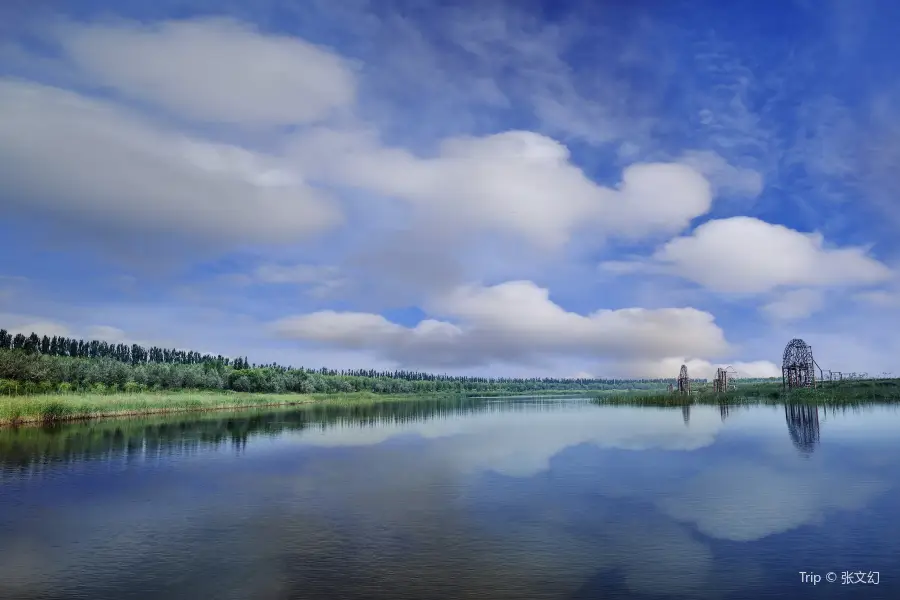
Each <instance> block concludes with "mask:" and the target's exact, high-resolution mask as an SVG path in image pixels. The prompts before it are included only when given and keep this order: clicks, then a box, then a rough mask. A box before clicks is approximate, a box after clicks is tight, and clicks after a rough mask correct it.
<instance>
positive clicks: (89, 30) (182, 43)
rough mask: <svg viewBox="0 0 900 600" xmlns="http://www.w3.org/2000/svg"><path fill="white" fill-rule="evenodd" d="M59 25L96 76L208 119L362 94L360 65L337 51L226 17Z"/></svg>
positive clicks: (310, 106) (303, 118) (277, 114)
mask: <svg viewBox="0 0 900 600" xmlns="http://www.w3.org/2000/svg"><path fill="white" fill-rule="evenodd" d="M57 32H58V36H57V39H58V41H59V42H60V44H61V45H62V46H63V48H64V50H65V52H66V54H67V56H68V58H69V59H70V60H71V61H72V62H73V63H74V64H75V65H76V66H77V67H79V68H80V69H82V70H83V71H84V72H85V73H86V74H87V75H88V76H90V77H91V78H92V79H93V80H94V81H96V82H98V83H102V84H104V85H108V86H111V87H113V88H115V89H117V90H119V91H121V92H124V93H125V94H127V95H129V96H131V97H135V98H140V99H145V100H149V101H152V102H155V103H158V104H160V105H162V106H165V107H167V108H169V109H171V110H173V111H176V112H178V113H181V114H184V115H187V116H189V117H192V118H194V119H199V120H203V121H224V122H229V123H247V124H261V125H277V124H290V123H306V122H310V121H317V120H320V119H322V118H325V117H327V116H328V115H329V113H330V112H331V111H332V110H333V109H336V108H341V107H347V106H350V105H351V104H352V103H353V101H354V97H355V89H356V83H355V75H354V73H353V71H352V70H351V68H350V67H349V65H348V64H347V63H346V62H345V61H344V60H343V59H342V58H341V57H339V56H338V55H336V54H334V53H332V52H330V51H328V50H325V49H322V48H319V47H317V46H314V45H312V44H310V43H308V42H306V41H304V40H302V39H299V38H296V37H286V36H276V35H263V34H262V33H260V32H259V31H257V30H255V29H254V28H252V27H251V26H249V25H246V24H242V23H238V22H234V21H230V20H226V19H207V20H193V21H169V22H164V23H157V24H154V25H146V26H145V25H141V24H137V23H122V22H116V23H109V24H96V25H84V26H81V25H68V26H64V27H61V28H60V29H58V30H57Z"/></svg>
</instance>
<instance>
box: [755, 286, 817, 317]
mask: <svg viewBox="0 0 900 600" xmlns="http://www.w3.org/2000/svg"><path fill="white" fill-rule="evenodd" d="M824 305H825V298H824V296H823V294H822V291H821V290H815V289H799V290H789V291H787V292H784V293H783V294H780V295H779V296H778V297H777V298H775V299H774V300H772V301H771V302H769V303H768V304H766V305H764V306H763V307H762V310H763V312H765V313H766V314H768V315H769V316H770V317H771V318H773V319H777V320H781V321H790V320H793V319H803V318H806V317H808V316H810V315H812V314H813V313H815V312H817V311H819V310H821V309H822V307H823V306H824Z"/></svg>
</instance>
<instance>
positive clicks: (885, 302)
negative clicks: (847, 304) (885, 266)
mask: <svg viewBox="0 0 900 600" xmlns="http://www.w3.org/2000/svg"><path fill="white" fill-rule="evenodd" d="M853 297H854V298H855V299H856V300H858V301H860V302H865V303H866V304H870V305H872V306H876V307H878V308H900V293H897V292H890V291H887V290H871V291H868V292H860V293H858V294H855V295H854V296H853Z"/></svg>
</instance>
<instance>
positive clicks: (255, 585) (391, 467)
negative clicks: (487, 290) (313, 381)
mask: <svg viewBox="0 0 900 600" xmlns="http://www.w3.org/2000/svg"><path fill="white" fill-rule="evenodd" d="M898 432H900V413H898V412H897V410H895V409H894V408H893V407H884V406H882V407H865V408H862V409H857V410H847V411H840V410H838V411H837V412H833V411H831V410H827V411H826V410H825V409H823V408H818V409H815V408H812V409H804V408H799V407H784V406H778V407H772V406H760V407H752V408H732V409H731V410H726V409H725V408H719V407H693V408H691V409H689V410H682V409H655V408H629V407H600V406H596V405H593V404H591V403H589V402H587V401H581V400H558V401H552V402H548V401H543V402H541V401H522V400H519V401H473V400H470V401H465V402H460V403H456V404H449V403H443V404H441V403H436V402H425V401H423V402H402V403H396V404H387V405H380V406H374V407H362V408H355V409H350V408H344V409H324V408H322V407H317V408H315V409H306V410H291V411H287V410H282V411H274V412H252V413H246V412H245V413H231V414H215V415H205V416H197V415H194V416H181V417H175V418H172V417H170V418H153V419H149V418H148V419H140V420H128V421H114V422H110V421H107V422H105V423H94V424H78V425H69V426H63V427H58V428H53V429H43V430H42V429H19V430H9V429H7V430H0V598H4V599H6V598H10V599H17V600H18V599H22V600H27V599H32V598H41V599H51V598H52V599H57V598H59V599H67V600H68V599H78V598H85V599H90V600H96V599H106V598H109V599H115V600H119V599H125V598H148V599H150V598H154V599H155V598H159V599H165V600H179V599H190V600H196V599H202V600H206V599H220V598H221V599H232V598H233V599H280V598H345V599H354V600H355V599H363V598H366V599H382V598H384V599H391V600H405V599H428V598H509V599H516V600H521V599H530V598H542V599H543V598H546V599H576V598H644V599H648V600H649V599H655V598H671V599H674V598H682V599H695V598H731V599H742V600H743V599H747V600H751V599H752V600H757V599H760V598H785V599H791V600H793V599H797V598H800V599H803V598H817V599H818V598H885V599H887V598H892V599H896V598H900V518H898V517H900V469H898V463H900V452H898V451H900V436H898ZM801 571H804V572H810V573H815V574H817V575H819V576H821V577H822V580H821V581H820V582H819V583H818V585H813V583H812V582H809V583H804V582H803V581H802V577H801V575H800V572H801ZM846 571H851V572H863V577H862V579H863V580H864V581H865V580H867V579H868V578H869V572H876V571H877V572H878V577H879V582H880V583H879V584H878V585H874V584H867V583H855V584H844V585H842V581H841V580H842V576H843V574H844V572H846ZM829 572H834V573H835V577H836V578H837V581H836V582H834V583H828V582H827V581H826V580H825V576H826V574H827V573H829ZM851 577H852V579H853V580H856V579H859V578H860V576H859V575H858V574H857V575H853V576H851ZM861 588H864V589H861Z"/></svg>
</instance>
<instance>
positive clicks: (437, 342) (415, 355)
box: [274, 281, 728, 366]
mask: <svg viewBox="0 0 900 600" xmlns="http://www.w3.org/2000/svg"><path fill="white" fill-rule="evenodd" d="M431 312H432V313H434V314H439V315H443V316H446V317H450V318H452V319H454V320H455V321H457V323H451V322H448V321H440V320H435V319H427V320H423V321H421V322H420V323H419V324H418V325H416V326H415V327H405V326H403V325H399V324H397V323H393V322H391V321H388V320H387V319H385V318H384V317H382V316H381V315H376V314H368V313H350V312H335V311H320V312H315V313H311V314H307V315H301V316H296V317H290V318H286V319H283V320H281V321H279V322H277V323H275V324H274V330H275V331H276V332H277V333H279V334H280V335H282V336H284V337H288V338H292V339H299V340H306V341H311V342H317V343H320V344H326V345H331V346H337V347H342V348H355V349H361V348H366V349H371V350H374V351H376V352H379V353H383V354H384V355H385V356H386V357H388V358H390V359H392V360H396V361H399V362H402V363H407V364H410V363H413V364H422V365H426V364H430V365H447V366H449V365H456V366H463V365H473V364H479V363H482V362H485V361H491V360H501V361H509V362H522V361H527V360H529V359H532V358H534V357H536V356H540V355H546V354H564V355H565V354H568V355H572V354H587V355H590V356H595V357H614V358H623V357H624V358H628V357H632V358H637V357H659V358H662V357H666V356H672V355H676V354H691V355H695V356H704V355H707V356H708V355H715V354H720V353H722V352H724V351H726V350H727V348H728V345H727V343H726V341H725V337H724V334H723V333H722V330H721V329H719V327H718V326H716V324H715V322H714V319H713V316H712V315H710V314H709V313H706V312H702V311H699V310H696V309H693V308H667V309H656V310H648V309H641V308H626V309H619V310H599V311H596V312H594V313H591V314H588V315H581V314H578V313H573V312H568V311H566V310H565V309H563V308H562V307H561V306H559V305H557V304H556V303H554V302H553V301H552V300H550V297H549V292H548V291H547V290H546V289H543V288H540V287H538V286H536V285H535V284H534V283H532V282H530V281H511V282H507V283H503V284H499V285H496V286H491V287H481V286H461V287H458V288H456V289H454V290H452V291H451V292H448V293H447V294H445V295H442V296H441V297H439V298H436V299H434V300H433V301H432V303H431Z"/></svg>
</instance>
